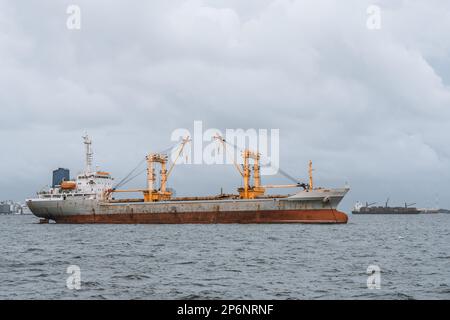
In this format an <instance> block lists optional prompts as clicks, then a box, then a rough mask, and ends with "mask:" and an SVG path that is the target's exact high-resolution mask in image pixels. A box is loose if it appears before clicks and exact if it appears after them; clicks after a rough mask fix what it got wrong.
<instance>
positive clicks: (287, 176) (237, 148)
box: [217, 136, 307, 189]
mask: <svg viewBox="0 0 450 320" xmlns="http://www.w3.org/2000/svg"><path fill="white" fill-rule="evenodd" d="M217 138H218V139H220V140H222V141H223V142H224V143H226V144H228V145H229V146H231V147H232V148H234V149H235V150H237V151H239V152H243V150H242V149H241V148H239V147H238V146H236V145H234V144H232V143H230V142H228V141H226V140H225V139H224V138H223V137H220V136H218V137H217ZM260 156H262V157H264V155H262V154H260ZM264 158H265V160H267V162H268V165H271V162H270V160H269V159H268V158H267V157H264ZM278 172H279V173H280V174H281V175H282V176H284V177H285V178H287V179H289V180H291V181H292V182H294V183H295V184H297V185H298V186H299V187H303V188H305V189H306V188H307V185H306V184H305V183H303V182H301V181H299V180H298V179H296V178H294V177H293V176H291V175H290V174H289V173H287V172H286V171H284V170H282V169H281V168H280V167H278Z"/></svg>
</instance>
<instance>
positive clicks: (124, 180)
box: [113, 158, 145, 190]
mask: <svg viewBox="0 0 450 320" xmlns="http://www.w3.org/2000/svg"><path fill="white" fill-rule="evenodd" d="M144 162H145V158H143V159H142V160H141V161H140V162H139V164H138V165H137V166H136V167H135V168H134V169H133V170H131V171H130V172H129V173H128V174H127V175H126V176H125V177H124V178H123V179H122V180H120V181H119V182H118V183H117V184H116V185H115V186H114V187H113V190H115V189H117V188H119V187H121V186H123V185H124V184H125V183H126V182H127V181H128V179H129V178H130V176H131V175H132V174H134V173H135V172H136V170H137V169H139V167H140V166H141V165H142V164H143V163H144Z"/></svg>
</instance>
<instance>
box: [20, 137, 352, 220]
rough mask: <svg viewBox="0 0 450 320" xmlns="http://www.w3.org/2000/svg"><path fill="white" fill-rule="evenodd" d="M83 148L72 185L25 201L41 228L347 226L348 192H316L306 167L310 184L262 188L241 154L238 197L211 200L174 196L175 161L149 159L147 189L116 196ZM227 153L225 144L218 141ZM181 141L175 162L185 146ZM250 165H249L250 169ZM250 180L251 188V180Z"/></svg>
mask: <svg viewBox="0 0 450 320" xmlns="http://www.w3.org/2000/svg"><path fill="white" fill-rule="evenodd" d="M83 138H84V144H85V147H86V168H85V171H84V173H82V174H80V175H78V176H77V178H76V179H75V180H74V181H63V182H62V183H61V185H59V186H56V187H54V188H50V189H49V190H47V191H43V192H39V193H38V197H37V198H33V199H28V200H27V205H28V207H29V208H30V210H31V211H32V212H33V214H34V215H36V216H37V217H39V218H41V222H49V221H50V220H52V221H55V222H56V223H127V224H139V223H147V224H178V223H180V224H181V223H333V224H334V223H347V220H348V217H347V215H346V214H345V213H343V212H341V211H338V210H337V206H338V204H339V203H340V202H341V200H342V198H343V197H344V196H345V194H346V193H347V192H348V190H349V189H348V188H338V189H325V188H314V187H313V180H312V164H311V162H310V167H309V184H308V185H307V184H303V183H297V184H294V185H266V186H264V185H261V183H260V181H261V180H260V165H259V159H260V155H259V153H256V152H252V151H250V150H245V151H244V152H243V154H242V155H243V165H242V166H239V165H237V164H235V166H236V168H237V169H238V171H239V173H240V175H241V176H242V178H243V181H244V186H243V187H241V188H238V193H237V194H228V195H227V194H220V195H217V196H211V197H184V198H177V197H173V196H172V192H171V191H170V189H168V188H166V183H167V179H168V177H169V175H170V173H171V172H172V169H173V166H174V164H175V163H176V159H175V161H174V162H173V164H172V166H171V167H170V168H169V170H167V169H166V165H167V162H168V156H167V155H165V154H158V153H156V154H150V155H148V156H147V157H146V162H147V187H146V188H145V189H134V190H119V189H117V188H114V187H113V178H112V177H111V175H110V174H109V173H107V172H101V171H92V170H91V167H92V155H93V153H92V149H91V143H92V142H91V140H90V139H89V137H88V136H85V137H83ZM217 139H218V141H220V142H221V143H222V144H223V145H224V148H225V143H226V142H225V140H224V139H223V138H221V137H217ZM189 141H190V140H189V139H188V138H186V139H183V141H182V143H181V144H180V150H179V153H178V156H177V158H178V157H179V156H180V155H181V153H182V150H183V148H184V146H185V144H186V143H188V142H189ZM250 161H251V162H252V165H250ZM155 164H158V165H160V167H161V170H160V172H159V173H160V180H159V188H156V187H155V186H156V184H157V181H156V171H155ZM252 178H253V183H252V184H251V180H252ZM292 187H300V188H302V190H300V191H299V192H297V193H294V194H291V195H278V196H273V195H266V194H265V192H266V189H268V188H292ZM119 192H141V193H142V194H143V198H141V199H114V198H113V197H112V195H113V194H114V193H119Z"/></svg>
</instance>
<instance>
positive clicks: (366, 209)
mask: <svg viewBox="0 0 450 320" xmlns="http://www.w3.org/2000/svg"><path fill="white" fill-rule="evenodd" d="M388 202H389V199H388V201H386V204H385V206H384V207H383V206H377V207H375V206H373V205H374V204H375V203H371V204H368V203H366V205H362V204H361V203H359V202H358V203H357V204H356V205H355V206H354V208H353V210H352V214H419V213H421V211H420V210H418V209H417V208H415V207H411V206H412V205H414V203H412V204H407V203H405V206H404V207H390V206H388Z"/></svg>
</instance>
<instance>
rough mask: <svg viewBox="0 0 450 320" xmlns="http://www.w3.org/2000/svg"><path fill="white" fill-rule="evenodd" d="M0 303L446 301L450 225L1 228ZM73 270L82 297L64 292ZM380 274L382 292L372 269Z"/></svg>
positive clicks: (31, 223) (353, 222) (449, 294)
mask: <svg viewBox="0 0 450 320" xmlns="http://www.w3.org/2000/svg"><path fill="white" fill-rule="evenodd" d="M0 219H1V221H0V242H1V243H2V246H1V247H0V298H1V299H449V298H450V256H449V252H448V244H449V242H450V215H445V214H440V215H428V216H427V215H419V216H370V217H369V216H367V217H364V216H351V217H350V223H349V224H347V225H339V226H337V225H327V226H322V225H286V224H282V225H54V224H49V225H42V224H37V219H36V218H34V217H33V216H0ZM69 265H77V266H79V267H80V270H81V288H80V290H70V289H68V288H67V279H68V277H69V276H70V274H68V273H67V267H68V266H69ZM369 265H377V266H379V267H380V269H381V274H380V280H381V282H380V286H381V288H380V289H368V288H367V277H368V274H367V268H368V266H369Z"/></svg>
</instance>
